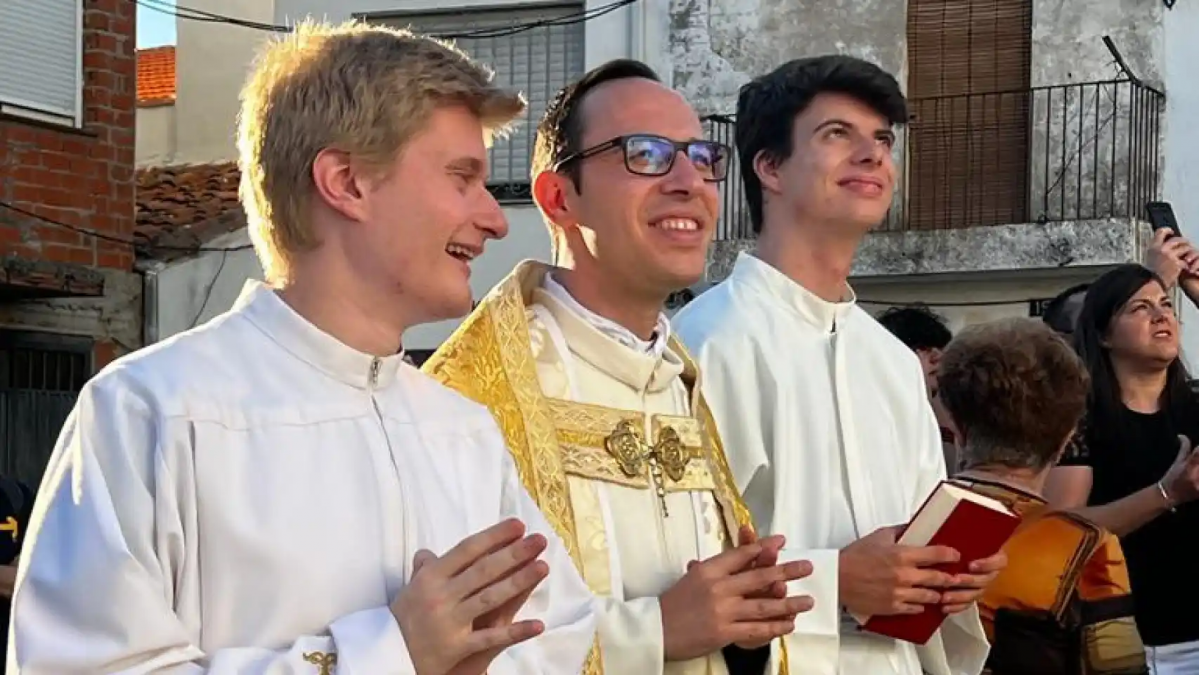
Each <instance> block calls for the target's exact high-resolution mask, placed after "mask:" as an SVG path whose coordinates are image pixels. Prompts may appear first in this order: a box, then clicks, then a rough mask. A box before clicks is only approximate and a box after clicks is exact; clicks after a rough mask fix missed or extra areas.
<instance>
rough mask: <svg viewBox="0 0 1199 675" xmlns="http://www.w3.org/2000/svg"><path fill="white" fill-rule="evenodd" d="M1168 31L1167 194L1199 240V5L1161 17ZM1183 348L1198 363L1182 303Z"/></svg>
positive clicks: (1189, 311) (1193, 317)
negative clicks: (1198, 72)
mask: <svg viewBox="0 0 1199 675" xmlns="http://www.w3.org/2000/svg"><path fill="white" fill-rule="evenodd" d="M1162 23H1163V24H1164V25H1165V35H1166V40H1165V42H1166V59H1165V61H1166V68H1165V74H1164V77H1165V81H1166V94H1167V96H1168V98H1167V99H1166V115H1165V117H1166V138H1165V143H1164V144H1163V147H1164V148H1165V149H1166V153H1165V176H1164V178H1165V180H1164V183H1165V185H1164V188H1165V190H1164V196H1165V198H1166V199H1167V200H1169V201H1170V202H1171V203H1172V204H1173V205H1174V213H1175V214H1176V215H1177V216H1178V223H1179V225H1180V226H1181V227H1182V232H1183V234H1184V235H1185V236H1186V237H1187V238H1188V239H1190V240H1191V241H1193V242H1195V241H1199V78H1196V77H1195V64H1197V63H1199V4H1196V3H1194V2H1178V3H1177V4H1175V5H1174V9H1172V10H1167V11H1166V12H1165V13H1164V14H1163V15H1162ZM1181 305H1182V308H1183V312H1182V320H1183V331H1182V338H1183V349H1184V351H1185V352H1186V354H1187V357H1188V360H1189V362H1190V365H1191V367H1192V369H1194V368H1195V367H1199V311H1197V310H1196V308H1195V306H1194V305H1193V304H1191V303H1189V302H1183V303H1181Z"/></svg>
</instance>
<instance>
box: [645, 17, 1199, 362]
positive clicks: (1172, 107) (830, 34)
mask: <svg viewBox="0 0 1199 675" xmlns="http://www.w3.org/2000/svg"><path fill="white" fill-rule="evenodd" d="M668 11H669V13H670V18H669V21H668V22H667V25H668V26H669V29H668V31H669V41H668V42H669V45H670V59H671V66H670V72H671V74H672V76H673V84H674V86H675V87H676V88H678V89H679V90H680V91H682V92H684V93H685V94H686V95H687V96H688V98H689V99H690V100H691V101H692V102H693V103H694V104H695V105H696V106H697V108H698V109H699V110H700V111H701V113H704V114H714V115H729V114H731V113H732V112H734V110H735V104H736V93H737V88H738V87H739V86H740V85H741V84H743V83H744V82H746V81H748V80H749V79H750V78H751V77H753V76H754V75H757V74H759V73H762V72H765V71H767V70H769V69H770V68H773V67H774V66H775V65H777V64H779V63H781V62H783V61H785V60H787V59H789V58H795V57H798V56H803V55H807V54H821V53H848V54H852V55H855V56H860V57H863V58H866V59H869V60H872V61H874V62H876V63H878V64H880V65H881V66H882V67H884V68H886V69H887V70H889V71H890V72H892V73H894V74H896V76H897V78H898V79H899V80H900V82H901V84H903V85H904V87H905V91H906V93H907V95H908V97H909V99H910V101H911V117H912V118H911V122H910V124H909V125H908V127H907V129H906V130H905V132H904V133H903V134H901V137H900V142H899V143H898V144H897V149H896V160H897V165H898V166H899V168H900V172H901V180H900V184H899V186H898V189H897V194H896V199H895V203H894V205H893V207H892V211H891V213H890V214H889V217H888V219H887V221H886V222H885V223H883V224H882V225H881V226H880V228H879V230H878V231H877V232H875V233H874V234H872V235H871V236H870V237H869V238H868V240H867V241H866V243H865V244H864V246H863V248H862V250H861V252H860V254H859V256H858V259H857V260H856V263H855V267H854V275H855V279H854V283H855V288H856V290H857V291H858V295H859V297H860V298H861V299H862V300H864V301H866V302H867V304H868V305H869V306H871V308H872V309H882V308H884V307H886V306H890V305H893V304H900V303H909V302H926V303H929V304H932V305H934V306H936V308H937V309H938V310H939V311H940V312H941V313H943V314H945V315H946V316H947V317H948V318H949V319H950V322H951V324H953V326H954V327H955V328H956V327H960V326H961V325H963V324H965V323H973V322H978V321H985V320H988V319H993V318H998V317H1002V316H1013V315H1029V314H1030V313H1036V312H1037V311H1038V309H1039V307H1040V305H1041V301H1043V300H1045V299H1047V298H1050V297H1052V296H1053V295H1055V294H1056V293H1058V292H1060V291H1061V290H1064V289H1065V288H1067V287H1069V286H1072V285H1074V284H1075V283H1079V282H1082V281H1087V280H1089V279H1092V278H1094V277H1095V276H1096V275H1098V274H1099V273H1101V272H1102V271H1103V270H1104V269H1107V268H1109V267H1110V266H1112V265H1115V264H1119V263H1123V262H1130V261H1140V260H1142V259H1143V255H1144V252H1145V247H1146V238H1147V236H1148V235H1149V231H1148V228H1147V225H1146V223H1145V222H1144V221H1145V209H1144V207H1145V202H1146V201H1150V200H1154V199H1163V198H1164V199H1167V200H1169V201H1171V202H1172V203H1173V205H1174V208H1175V210H1176V212H1177V214H1178V217H1179V220H1180V222H1181V223H1182V226H1183V228H1184V233H1185V232H1186V231H1188V230H1189V236H1191V237H1192V238H1196V237H1199V198H1197V195H1196V191H1195V190H1194V189H1193V187H1190V188H1189V184H1188V177H1189V178H1192V179H1193V178H1194V177H1195V175H1196V159H1195V151H1196V150H1199V147H1197V146H1199V135H1197V134H1196V132H1195V131H1194V125H1193V124H1190V125H1188V124H1187V122H1188V120H1189V119H1194V115H1195V114H1196V113H1195V111H1196V110H1199V108H1197V107H1196V106H1199V84H1196V82H1195V80H1194V78H1191V77H1188V76H1187V75H1186V74H1185V71H1186V70H1187V69H1188V68H1189V64H1191V63H1193V62H1194V59H1195V57H1196V56H1197V54H1196V47H1195V46H1194V39H1193V37H1192V36H1193V35H1194V31H1195V30H1196V29H1199V10H1197V9H1196V7H1195V6H1194V5H1193V3H1192V4H1190V5H1187V4H1186V3H1177V4H1176V3H1174V2H1171V1H1170V0H1165V1H1160V0H1150V1H1147V2H1139V3H1126V2H1120V1H1118V0H1102V1H1099V0H1097V1H1094V2H1087V3H1078V2H1070V1H1069V0H1010V1H1005V2H995V1H994V0H958V1H955V2H947V1H946V0H907V1H906V2H895V1H893V0H892V1H889V0H862V1H861V2H855V3H816V4H810V3H806V4H802V5H800V4H795V3H777V4H770V5H769V6H768V5H765V4H760V3H755V2H749V1H747V0H712V1H711V2H705V3H671V5H670V8H669V10H668ZM750 36H752V39H750ZM796 45H802V48H801V49H796ZM712 129H713V133H714V134H715V135H717V136H719V135H722V134H724V135H726V136H727V135H729V134H731V120H730V119H723V118H722V119H717V120H714V121H713V122H712ZM1192 182H1193V181H1192ZM1188 188H1189V189H1188ZM718 239H719V241H717V243H716V245H715V247H714V251H713V256H712V262H711V266H710V269H709V279H708V282H709V283H711V282H713V281H717V280H719V279H721V278H723V276H724V275H726V274H727V272H728V270H729V268H730V265H731V262H732V260H733V259H734V258H735V256H736V253H737V252H738V251H741V250H745V249H747V248H751V247H752V246H753V233H752V231H751V228H750V227H749V223H748V213H747V211H746V209H745V207H744V199H743V196H742V195H741V193H740V185H739V183H738V181H737V180H736V178H734V180H733V181H731V182H730V183H729V184H728V185H727V186H726V191H725V214H724V218H723V221H722V223H721V231H720V234H719V235H718ZM1184 322H1185V327H1184V328H1189V330H1188V329H1184V342H1185V347H1186V349H1187V352H1188V353H1189V354H1192V355H1194V354H1199V314H1196V313H1195V312H1194V310H1193V308H1191V307H1189V306H1188V307H1187V308H1186V310H1185V311H1184Z"/></svg>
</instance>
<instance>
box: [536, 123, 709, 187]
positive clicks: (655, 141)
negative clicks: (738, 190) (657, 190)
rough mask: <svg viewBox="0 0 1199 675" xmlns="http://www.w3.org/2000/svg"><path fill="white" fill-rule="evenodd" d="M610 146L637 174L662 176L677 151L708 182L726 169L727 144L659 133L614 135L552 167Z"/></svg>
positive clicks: (555, 169)
mask: <svg viewBox="0 0 1199 675" xmlns="http://www.w3.org/2000/svg"><path fill="white" fill-rule="evenodd" d="M613 148H620V149H621V151H622V152H623V153H624V167H625V169H627V170H628V171H629V173H632V174H636V175H638V176H665V175H666V174H668V173H670V170H671V169H672V168H674V158H675V157H677V156H678V154H679V152H684V153H686V154H687V159H688V160H689V161H690V162H691V164H692V166H694V167H695V168H696V170H697V171H699V172H700V174H701V175H703V177H704V180H705V181H707V182H709V183H719V182H720V181H722V180H724V179H725V178H726V177H727V176H728V173H729V156H730V155H731V154H732V151H731V150H730V149H729V146H727V145H725V144H723V143H717V142H716V141H705V140H699V141H672V140H670V139H669V138H663V137H662V136H653V135H650V134H634V135H630V136H617V137H616V138H613V139H611V140H608V141H604V142H603V143H600V144H599V145H593V146H591V147H590V148H587V149H586V150H583V151H582V152H576V153H572V154H570V155H567V156H566V157H563V158H562V159H561V160H559V161H558V162H557V163H556V164H554V171H558V170H559V169H561V168H562V167H563V166H566V165H567V164H569V163H571V162H577V161H581V160H584V159H587V158H588V157H594V156H595V155H598V154H600V153H602V152H607V151H609V150H611V149H613Z"/></svg>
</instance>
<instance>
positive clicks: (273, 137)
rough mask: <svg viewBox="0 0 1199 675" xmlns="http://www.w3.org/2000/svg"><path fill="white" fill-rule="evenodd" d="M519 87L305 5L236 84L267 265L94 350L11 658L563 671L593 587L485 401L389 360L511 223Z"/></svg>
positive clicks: (21, 591)
mask: <svg viewBox="0 0 1199 675" xmlns="http://www.w3.org/2000/svg"><path fill="white" fill-rule="evenodd" d="M523 108H524V103H523V101H522V100H521V99H520V97H519V96H517V95H515V94H511V93H508V92H505V91H502V90H500V89H498V88H496V87H495V86H494V85H493V84H491V82H490V75H489V74H488V72H487V71H486V70H484V69H483V68H482V67H480V66H479V65H477V64H475V63H473V62H471V61H470V60H469V59H468V58H467V57H466V56H465V55H463V54H462V53H461V52H458V51H456V50H454V49H452V48H450V47H448V46H446V45H444V44H442V43H439V42H437V41H434V40H431V39H427V38H423V37H417V36H414V35H412V34H409V33H405V32H397V31H392V30H385V29H380V28H370V27H366V26H363V25H356V24H347V25H344V26H340V27H329V26H317V25H305V26H302V27H301V28H300V29H299V30H297V31H296V32H295V33H294V34H292V35H290V36H289V37H287V38H285V39H283V40H282V41H279V42H277V43H274V44H272V45H271V46H269V47H268V48H267V49H266V50H265V51H264V53H263V55H262V57H261V60H260V61H259V62H258V64H257V66H256V68H255V70H254V72H253V74H252V75H251V76H250V79H249V82H248V84H247V86H246V88H245V91H244V94H243V108H242V113H241V121H240V133H239V146H240V151H241V169H242V176H243V185H242V192H243V197H244V202H245V206H246V211H247V214H248V216H249V220H250V229H251V233H252V236H253V241H254V244H255V248H256V250H257V251H258V253H259V254H260V257H261V260H262V263H263V267H264V269H265V271H266V274H267V278H268V279H269V285H260V284H256V283H251V284H249V285H248V286H247V288H246V290H245V291H244V292H243V294H242V297H241V298H240V299H239V300H238V302H237V304H236V305H235V307H234V308H233V309H232V310H231V311H229V312H227V313H226V314H224V315H223V316H221V317H219V318H217V319H215V320H213V321H212V322H210V323H208V324H206V325H204V326H202V327H200V328H198V329H196V330H193V331H190V332H188V333H185V334H183V335H180V336H178V337H175V338H173V339H171V340H169V341H167V342H165V343H163V344H160V345H157V346H155V347H153V348H150V349H147V350H144V351H141V352H138V353H136V354H134V355H131V356H129V357H127V358H125V359H123V360H121V361H119V362H117V363H115V364H113V365H112V366H110V367H108V368H106V369H105V370H104V371H103V372H101V373H100V374H99V375H97V376H96V377H95V378H94V379H93V380H92V381H91V382H90V383H89V384H88V385H87V387H86V388H85V389H84V391H83V392H82V393H81V395H80V398H79V402H78V404H77V406H76V408H75V411H74V413H73V414H72V415H71V417H70V419H69V421H68V422H67V424H66V427H65V428H64V430H63V433H62V436H61V439H60V441H59V443H58V446H57V448H56V449H55V452H54V456H53V459H52V460H51V463H50V466H49V469H48V471H47V474H46V479H45V482H44V485H43V486H42V490H41V494H40V496H39V498H38V503H37V506H36V508H35V512H36V515H35V517H34V521H33V525H32V529H31V531H30V533H29V542H28V548H27V553H26V555H25V556H24V557H23V559H22V561H21V570H20V573H19V580H18V586H17V590H16V597H15V601H14V605H15V611H14V629H13V636H14V639H13V644H14V649H12V650H10V654H9V660H10V661H9V662H10V664H11V665H10V670H11V671H13V672H17V671H18V670H19V672H21V673H24V674H25V675H40V674H43V673H47V674H48V673H54V674H55V675H64V674H67V673H89V674H91V673H100V672H123V673H147V672H164V671H168V670H169V672H172V673H239V674H244V673H289V674H304V673H311V674H312V675H329V674H332V673H339V674H340V673H355V674H358V673H368V674H370V675H388V674H391V673H395V674H408V673H419V675H450V674H452V675H481V674H482V673H485V672H486V673H489V674H490V675H504V674H516V673H520V674H521V675H524V674H525V673H534V674H546V675H548V674H551V673H552V674H555V675H556V674H559V673H560V674H562V675H566V674H568V673H570V674H574V673H578V672H579V670H580V668H581V667H582V664H583V661H584V658H585V657H586V654H587V653H588V651H589V649H590V647H591V645H592V643H593V639H594V619H593V617H592V610H591V603H592V599H591V597H590V594H589V593H588V592H587V589H586V586H585V585H584V584H583V582H582V581H581V579H580V578H579V576H578V575H577V573H576V572H575V571H574V568H573V566H572V564H571V561H570V559H569V557H568V555H567V553H566V550H565V548H564V547H563V545H562V543H561V541H560V540H559V539H558V537H557V536H556V535H555V534H554V533H553V532H552V530H551V529H550V527H549V525H548V524H547V523H546V522H545V520H544V518H543V517H542V516H541V514H540V513H539V511H538V510H537V508H536V506H535V504H534V503H533V501H532V500H531V499H530V498H529V496H528V494H527V493H526V492H525V491H524V490H523V489H522V488H521V486H520V482H519V479H518V477H517V473H516V470H515V467H514V465H513V463H512V461H511V459H510V458H509V455H508V453H507V452H506V451H505V448H504V444H503V438H502V436H501V434H500V432H499V430H498V429H497V428H496V425H495V423H494V422H493V421H492V419H491V417H490V415H489V414H488V413H487V411H486V410H485V409H483V408H482V407H480V406H477V405H475V404H473V403H470V402H468V401H467V400H465V399H464V398H462V397H460V396H459V395H457V394H455V393H453V392H451V391H450V390H448V389H446V388H444V387H442V386H440V385H438V384H436V383H434V382H432V381H431V380H429V379H428V378H427V377H425V376H423V375H421V374H420V373H419V372H418V371H416V370H415V369H414V368H412V367H411V366H410V365H407V364H406V363H404V362H403V354H402V352H401V350H400V337H401V334H402V333H403V331H404V329H405V328H408V327H410V326H412V325H415V324H418V323H422V322H427V321H433V320H438V319H445V318H449V317H454V316H459V315H462V314H465V313H466V312H467V311H468V310H469V309H470V304H471V296H470V289H469V287H468V284H467V280H468V276H469V267H468V266H467V263H468V260H469V258H471V257H473V256H474V255H477V254H478V253H480V252H481V251H482V249H483V246H484V243H485V242H486V241H487V240H489V239H497V238H500V237H503V236H504V234H505V233H506V229H507V228H506V225H505V223H504V219H503V217H502V214H501V212H500V209H499V206H498V205H497V203H496V202H495V200H494V199H492V197H491V196H490V195H489V194H488V192H487V191H486V189H485V179H486V175H485V174H486V167H487V156H486V148H485V143H484V139H485V136H486V135H488V134H490V133H494V132H499V131H502V130H503V129H504V128H505V127H506V126H507V125H508V124H509V123H510V122H511V121H512V120H513V119H514V118H515V117H516V116H517V115H519V114H520V113H521V112H522V110H523Z"/></svg>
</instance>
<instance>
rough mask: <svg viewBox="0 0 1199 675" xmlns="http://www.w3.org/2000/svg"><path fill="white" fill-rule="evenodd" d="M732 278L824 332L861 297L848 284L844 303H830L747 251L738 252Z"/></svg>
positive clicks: (841, 318) (851, 309)
mask: <svg viewBox="0 0 1199 675" xmlns="http://www.w3.org/2000/svg"><path fill="white" fill-rule="evenodd" d="M729 278H730V279H732V280H736V281H737V282H740V283H743V284H745V285H746V286H749V287H751V288H755V289H757V290H758V291H760V292H762V293H765V294H766V295H767V296H769V297H770V298H772V299H773V300H775V301H777V302H781V303H782V304H783V305H785V306H787V307H789V308H791V309H793V310H794V311H795V312H796V313H797V314H799V315H800V316H801V317H803V318H804V320H806V321H807V322H809V323H811V324H812V325H814V326H816V327H817V328H819V329H820V330H822V331H824V332H832V331H833V330H835V329H836V327H837V326H839V325H841V324H843V323H844V322H845V320H846V319H847V318H848V317H849V315H850V313H851V312H852V311H853V309H854V307H856V306H857V296H856V295H855V294H854V291H853V288H852V287H850V286H849V284H846V286H845V287H846V289H848V295H849V297H848V298H846V299H844V300H842V301H841V302H829V301H828V300H825V299H824V298H821V297H820V296H818V295H816V294H815V293H813V292H811V291H809V290H808V289H806V288H804V287H803V286H801V285H799V284H798V283H796V282H795V281H794V280H792V279H791V278H790V277H788V276H787V275H785V274H783V273H782V272H780V271H778V270H777V269H775V268H774V267H772V266H770V265H769V264H767V263H766V262H763V261H762V260H761V259H760V258H758V257H757V256H754V255H751V254H749V253H746V252H744V251H743V252H741V253H739V254H738V255H737V261H736V262H735V263H734V264H733V271H732V273H731V274H730V275H729Z"/></svg>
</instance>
